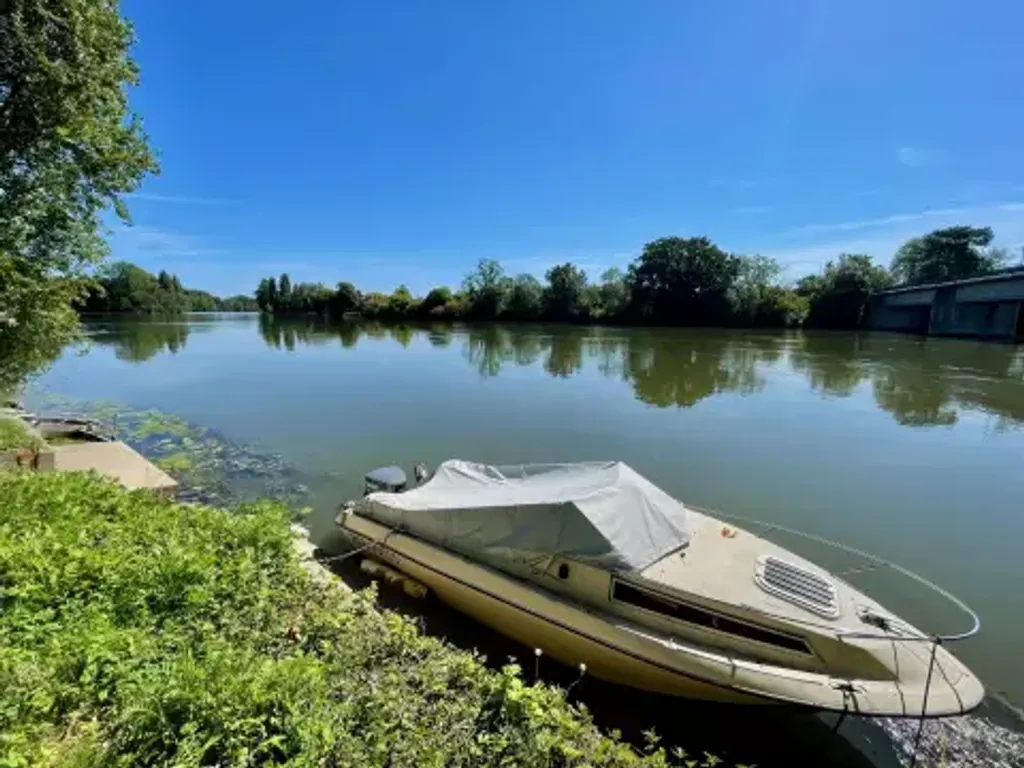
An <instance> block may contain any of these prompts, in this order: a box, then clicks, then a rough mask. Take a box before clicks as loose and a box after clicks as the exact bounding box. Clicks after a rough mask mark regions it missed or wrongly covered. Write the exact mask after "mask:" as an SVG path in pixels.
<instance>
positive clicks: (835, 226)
mask: <svg viewBox="0 0 1024 768" xmlns="http://www.w3.org/2000/svg"><path fill="white" fill-rule="evenodd" d="M970 210H971V209H969V208H932V209H927V210H924V211H917V212H915V213H894V214H890V215H889V216H880V217H878V218H876V219H857V220H854V221H840V222H834V223H829V224H804V225H802V226H799V227H796V228H795V229H791V230H788V231H786V232H783V233H782V234H783V235H784V236H788V235H807V234H818V233H823V232H853V231H857V230H861V229H872V228H875V227H887V226H891V225H892V224H903V223H906V222H908V221H919V220H921V219H927V218H931V217H935V216H944V217H948V216H958V215H961V214H964V213H967V212H968V211H970Z"/></svg>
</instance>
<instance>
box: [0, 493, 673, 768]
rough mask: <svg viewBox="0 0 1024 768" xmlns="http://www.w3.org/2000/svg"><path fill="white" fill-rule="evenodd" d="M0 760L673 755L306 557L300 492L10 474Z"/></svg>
mask: <svg viewBox="0 0 1024 768" xmlns="http://www.w3.org/2000/svg"><path fill="white" fill-rule="evenodd" d="M0 497H2V498H3V499H4V517H3V518H2V520H0V578H2V585H3V592H2V608H3V610H2V612H0V690H3V691H4V696H3V699H2V701H0V764H2V765H5V766H19V765H32V766H45V765H82V766H85V765H97V764H102V765H115V766H135V765H175V766H199V765H221V766H225V765H283V764H287V765H292V766H319V765H358V766H364V765H365V766H373V765H393V766H400V765H405V766H442V765H445V766H446V765H497V764H502V765H564V766H569V765H580V766H582V765H589V766H638V765H666V764H667V760H668V758H667V757H666V755H665V753H664V752H663V751H661V750H660V749H652V750H650V751H647V752H645V753H643V754H640V753H638V752H636V751H635V750H634V749H633V748H632V747H630V746H628V745H625V744H623V743H620V742H618V741H615V740H613V739H610V738H607V737H605V736H603V735H601V733H600V732H599V731H598V730H597V729H596V728H595V727H594V725H593V724H592V723H591V722H590V720H589V717H588V716H587V714H586V713H585V712H582V711H579V710H577V709H575V708H573V707H571V706H570V705H568V704H567V703H566V701H565V699H564V697H563V695H562V694H561V692H559V691H558V690H557V689H554V688H551V687H548V686H544V685H537V686H529V685H526V684H524V683H523V681H522V680H521V679H520V677H519V675H518V671H517V669H516V668H515V667H512V666H509V667H506V668H505V669H504V670H502V671H501V672H495V671H493V670H490V669H488V668H487V667H485V666H483V664H482V663H481V661H480V659H479V658H477V657H475V656H474V655H472V654H468V653H465V652H462V651H458V650H455V649H453V648H451V647H449V646H447V645H445V644H444V643H443V642H441V641H439V640H436V639H434V638H430V637H427V636H425V635H422V634H421V633H420V632H419V631H418V630H417V628H416V627H415V625H413V624H412V623H411V622H410V621H408V620H406V619H404V618H402V617H400V616H398V615H396V614H392V613H387V612H382V611H380V610H378V609H377V608H376V607H375V606H374V604H373V600H372V593H370V594H348V593H345V592H343V591H342V590H339V589H336V588H333V587H332V586H331V585H329V584H328V585H323V584H319V583H317V582H315V581H314V580H313V579H312V578H311V577H310V576H309V575H308V574H307V573H306V572H305V571H303V570H302V568H301V567H300V566H299V563H298V560H297V557H296V555H295V553H294V551H293V548H292V538H291V537H292V534H291V532H290V530H289V527H288V513H287V511H286V510H285V509H283V508H281V507H279V506H275V505H272V504H269V503H260V504H256V505H251V506H248V507H244V508H241V509H239V510H237V511H235V512H228V511H224V510H219V509H212V508H209V507H203V506H184V505H177V504H174V503H172V502H168V501H164V500H161V499H157V498H154V497H152V496H150V495H147V494H145V493H142V492H134V493H129V492H127V491H124V490H121V489H119V488H117V487H115V486H113V485H111V484H109V483H107V482H105V481H103V480H101V479H99V478H98V477H95V476H90V475H83V474H79V473H72V474H59V473H51V474H37V473H19V474H11V475H9V476H3V477H2V478H0Z"/></svg>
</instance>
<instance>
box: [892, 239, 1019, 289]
mask: <svg viewBox="0 0 1024 768" xmlns="http://www.w3.org/2000/svg"><path fill="white" fill-rule="evenodd" d="M992 238H993V233H992V229H991V227H966V226H959V227H947V228H945V229H937V230H935V231H934V232H929V233H928V234H927V235H924V236H923V237H915V238H913V239H912V240H908V241H907V242H906V243H904V244H903V246H902V247H901V248H900V249H899V250H898V251H897V252H896V255H895V256H894V257H893V260H892V264H891V266H890V269H891V271H892V274H893V277H894V278H895V279H896V281H897V282H900V283H904V284H907V285H921V284H924V283H941V282H946V281H949V280H962V279H964V278H968V277H979V276H981V275H987V274H989V273H991V272H994V271H996V270H997V269H999V268H1000V267H1001V266H1003V263H1004V261H1005V259H1006V255H1005V252H1003V251H1001V250H996V249H992V250H990V249H989V248H988V246H989V245H990V244H991V243H992Z"/></svg>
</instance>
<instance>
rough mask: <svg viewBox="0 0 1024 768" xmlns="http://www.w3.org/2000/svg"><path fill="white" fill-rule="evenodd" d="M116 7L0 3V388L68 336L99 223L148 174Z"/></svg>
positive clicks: (40, 364) (99, 252)
mask: <svg viewBox="0 0 1024 768" xmlns="http://www.w3.org/2000/svg"><path fill="white" fill-rule="evenodd" d="M133 42H134V36H133V33H132V28H131V26H130V25H129V24H128V22H127V21H125V20H124V19H123V18H121V15H120V13H119V11H118V7H117V3H116V2H115V1H114V0H4V2H0V190H2V192H0V389H4V388H10V387H13V386H16V385H17V384H18V383H19V382H20V381H22V380H23V379H24V378H25V377H26V376H28V375H31V374H33V373H35V372H38V371H39V370H41V369H42V368H44V367H45V366H46V365H47V364H48V363H49V362H50V361H52V360H53V359H54V358H55V357H56V356H57V354H59V352H60V350H61V349H62V348H63V347H64V345H65V344H66V343H67V342H68V341H70V340H72V339H74V338H75V337H76V334H77V331H78V320H77V314H76V313H75V312H74V310H73V308H72V306H71V304H72V302H73V301H75V300H80V299H82V297H83V294H84V289H85V284H86V283H85V279H84V278H85V274H86V268H87V267H88V266H89V265H91V264H94V263H96V262H98V261H99V260H101V259H102V258H103V257H104V256H105V255H106V253H107V250H108V249H107V245H106V243H105V241H104V240H103V238H102V236H101V232H100V229H101V228H100V214H101V213H102V212H103V211H104V210H106V209H108V208H112V209H113V210H114V211H115V213H116V214H117V215H118V216H119V217H120V218H121V219H122V220H124V221H126V222H127V221H128V211H127V209H126V206H125V204H124V201H123V198H122V195H123V194H124V193H127V192H131V191H133V190H135V189H136V188H138V186H139V184H140V182H141V180H142V179H143V177H145V176H146V175H147V174H148V173H152V172H155V171H156V170H157V165H156V162H155V160H154V158H153V156H152V153H151V152H150V149H149V145H148V141H147V139H146V136H145V134H144V132H143V130H142V125H141V122H140V121H139V119H138V118H137V117H136V116H135V114H134V113H132V111H131V110H130V108H129V106H128V96H127V90H128V87H129V86H131V85H134V84H136V82H137V81H138V70H137V68H136V66H135V63H134V62H133V61H132V59H131V58H130V56H129V50H130V48H131V46H132V43H133Z"/></svg>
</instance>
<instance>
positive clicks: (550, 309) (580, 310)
mask: <svg viewBox="0 0 1024 768" xmlns="http://www.w3.org/2000/svg"><path fill="white" fill-rule="evenodd" d="M545 277H546V278H547V281H548V285H547V287H546V288H545V289H544V299H543V303H544V313H545V314H546V315H547V316H548V317H549V318H551V319H552V320H579V319H585V318H586V317H587V316H588V314H589V313H588V312H587V306H586V296H587V273H586V272H584V271H583V270H582V269H580V268H579V267H577V266H576V265H575V264H570V263H568V262H567V263H565V264H559V265H558V266H556V267H552V268H551V269H549V270H548V272H547V275H545Z"/></svg>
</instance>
